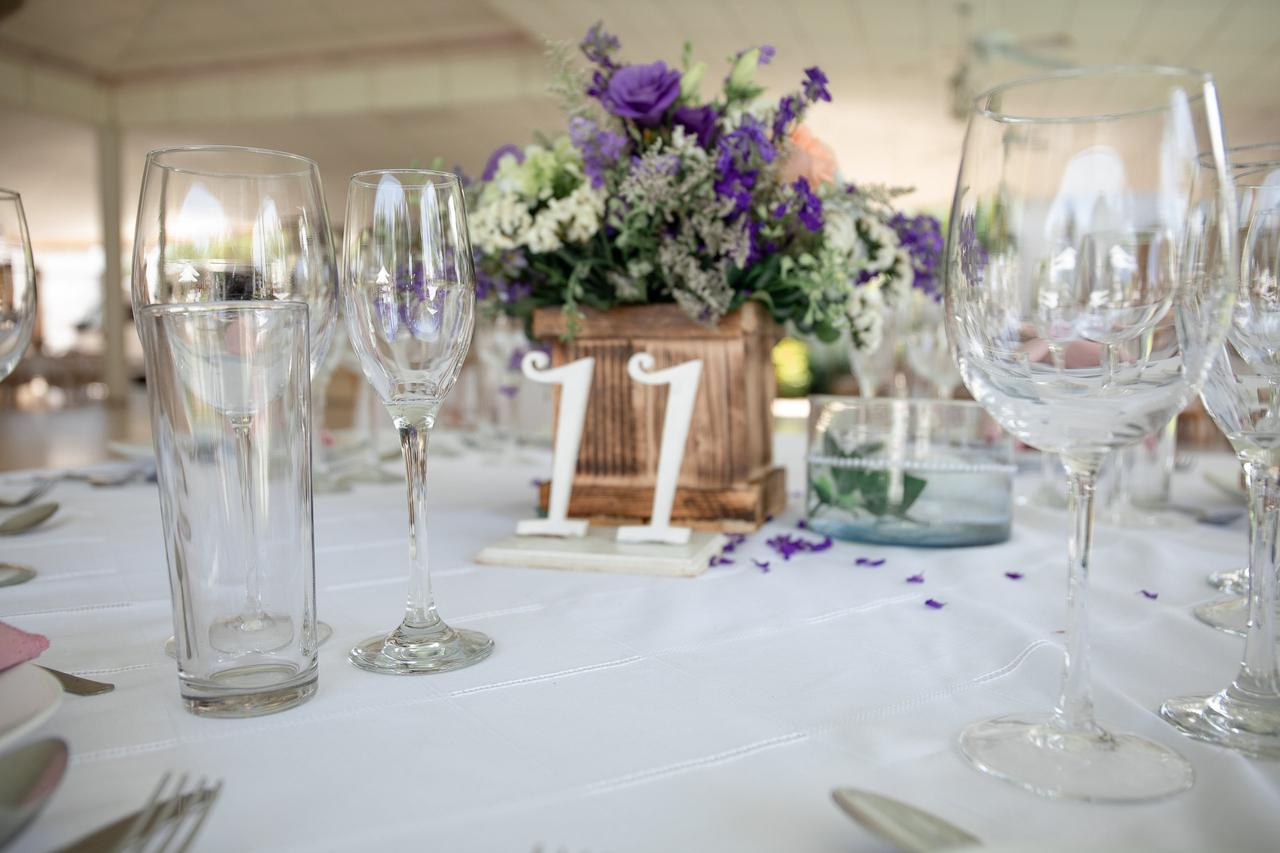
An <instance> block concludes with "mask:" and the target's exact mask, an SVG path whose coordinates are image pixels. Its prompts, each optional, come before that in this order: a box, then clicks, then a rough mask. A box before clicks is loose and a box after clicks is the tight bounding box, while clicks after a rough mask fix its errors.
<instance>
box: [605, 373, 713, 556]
mask: <svg viewBox="0 0 1280 853" xmlns="http://www.w3.org/2000/svg"><path fill="white" fill-rule="evenodd" d="M654 364H655V362H654V360H653V356H651V355H650V354H649V353H647V352H638V353H636V354H635V355H633V356H631V359H630V360H629V361H628V362H627V373H628V374H629V375H630V376H631V378H632V379H633V380H635V381H636V382H639V383H641V384H644V385H667V386H669V387H670V390H669V391H668V392H667V414H666V416H665V417H664V418H663V419H662V447H661V449H660V450H659V452H658V480H657V482H656V483H655V484H654V487H653V511H652V512H651V513H650V516H649V523H648V524H637V525H629V526H625V527H619V528H618V541H619V542H660V543H663V544H667V545H684V544H685V543H687V542H688V541H689V534H690V533H691V532H692V531H691V529H690V528H688V527H672V526H671V508H672V506H673V505H674V504H675V500H676V480H677V479H678V478H679V476H680V464H681V463H682V462H683V461H684V445H685V440H686V439H688V437H689V422H690V421H691V420H693V401H694V398H695V397H696V396H697V394H698V381H699V380H700V379H701V378H702V360H701V359H694V360H693V361H686V362H685V363H684V364H677V365H675V366H674V367H668V368H666V369H665V370H656V371H655V370H653V366H654ZM649 371H652V372H649Z"/></svg>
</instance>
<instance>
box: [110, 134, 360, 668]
mask: <svg viewBox="0 0 1280 853" xmlns="http://www.w3.org/2000/svg"><path fill="white" fill-rule="evenodd" d="M337 289H338V280H337V270H336V267H335V265H334V256H333V238H332V233H331V231H330V228H329V213H328V210H327V209H326V207H325V204H324V192H323V190H322V189H321V186H320V170H319V169H318V168H317V167H316V164H315V163H314V162H313V161H311V160H309V159H307V158H305V157H299V156H297V155H296V154H286V153H283V152H280V151H266V150H262V149H256V148H240V147H236V146H228V145H199V146H192V147H185V148H162V149H158V150H155V151H152V152H150V153H149V154H147V162H146V167H145V169H144V171H143V175H142V192H141V194H140V196H139V200H138V222H137V228H136V230H135V232H134V244H133V309H134V315H135V316H138V315H140V314H141V312H142V310H143V309H144V308H145V307H146V306H148V305H164V304H193V303H210V302H227V301H242V300H252V301H290V302H302V303H304V304H306V306H307V308H308V310H309V312H310V319H309V325H310V342H309V345H308V353H309V356H308V360H309V362H310V365H311V370H312V372H314V371H316V370H318V369H319V368H320V366H321V364H322V363H323V361H324V356H325V353H326V352H327V350H328V347H329V341H330V338H331V337H332V334H333V319H334V316H335V314H336V312H337V292H338V290H337ZM139 333H140V334H142V335H145V328H140V329H139ZM142 343H143V346H144V347H145V346H146V345H147V341H146V338H145V337H143V340H142ZM231 427H232V428H233V429H234V431H235V435H236V436H237V440H238V441H239V446H240V450H239V451H238V453H239V458H240V460H241V465H242V476H241V477H240V484H241V488H242V490H243V493H242V495H241V501H243V502H246V503H247V502H248V500H249V498H250V492H251V491H252V490H253V489H254V488H255V487H256V484H255V482H254V480H253V478H252V476H251V472H250V470H249V468H248V464H249V463H248V460H249V459H250V458H251V457H252V456H253V454H254V452H255V451H254V449H253V446H252V440H253V436H254V429H253V424H252V419H251V418H249V419H245V418H241V419H240V420H238V421H235V422H232V423H231ZM247 521H248V523H250V524H252V523H254V521H255V519H254V518H253V517H252V516H251V517H250V518H249V519H248V520H247ZM246 535H247V536H249V537H250V538H253V537H255V536H256V532H255V531H254V530H253V529H252V528H250V529H248V530H246ZM260 571H261V570H260V568H255V567H253V566H251V567H250V571H249V573H248V578H249V581H248V583H249V584H250V587H252V585H253V578H255V577H257V576H258V574H259V572H260ZM327 629H328V626H324V625H322V630H324V631H325V632H326V633H327ZM288 637H289V634H288V630H287V626H285V625H284V624H282V623H280V622H278V621H277V620H276V619H275V616H274V614H272V613H270V612H268V611H267V610H265V609H263V608H262V607H259V606H257V605H255V604H254V603H253V601H252V599H251V598H246V600H245V609H244V612H243V613H242V614H240V616H239V617H238V619H237V620H236V621H235V623H234V624H233V625H230V626H229V630H228V632H227V634H226V636H225V637H224V638H223V642H225V643H226V644H228V646H227V647H228V650H231V651H234V650H237V649H239V650H245V651H248V650H255V649H262V648H267V647H270V645H271V644H272V643H278V644H281V645H283V644H285V643H287V642H288Z"/></svg>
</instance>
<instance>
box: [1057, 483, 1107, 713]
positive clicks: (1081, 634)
mask: <svg viewBox="0 0 1280 853" xmlns="http://www.w3.org/2000/svg"><path fill="white" fill-rule="evenodd" d="M1063 462H1064V463H1065V465H1066V468H1067V480H1068V483H1069V485H1070V488H1069V490H1068V494H1067V513H1068V515H1070V516H1071V534H1070V538H1069V539H1068V540H1067V562H1068V566H1067V638H1066V639H1067V650H1066V651H1067V654H1066V667H1065V669H1064V670H1063V673H1062V693H1061V696H1060V698H1059V699H1058V707H1057V709H1056V710H1055V716H1056V717H1057V722H1058V724H1059V725H1060V726H1061V727H1062V728H1064V729H1067V730H1068V731H1075V732H1093V731H1096V729H1097V726H1096V725H1095V723H1094V718H1093V692H1092V689H1091V687H1090V684H1089V620H1088V601H1089V560H1090V555H1091V553H1092V550H1093V499H1094V492H1095V489H1096V486H1097V475H1098V465H1097V464H1096V463H1092V464H1090V463H1086V462H1082V461H1079V460H1073V459H1067V458H1065V457H1064V459H1063Z"/></svg>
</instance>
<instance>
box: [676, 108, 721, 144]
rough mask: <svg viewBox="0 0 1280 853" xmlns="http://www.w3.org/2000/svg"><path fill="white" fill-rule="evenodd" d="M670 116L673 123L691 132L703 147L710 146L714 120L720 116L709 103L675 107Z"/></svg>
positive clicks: (714, 130) (714, 126)
mask: <svg viewBox="0 0 1280 853" xmlns="http://www.w3.org/2000/svg"><path fill="white" fill-rule="evenodd" d="M672 118H673V119H674V120H675V123H676V124H678V125H680V126H681V127H683V128H684V129H685V130H687V131H689V132H690V133H692V134H693V135H694V136H695V137H697V139H698V144H699V145H701V146H702V147H703V148H710V147H711V142H712V140H713V139H714V137H715V132H716V121H717V120H718V119H719V118H720V116H719V114H718V113H716V109H715V107H713V106H711V105H710V104H708V105H706V106H701V107H690V106H683V107H677V108H676V111H675V113H674V115H673V116H672Z"/></svg>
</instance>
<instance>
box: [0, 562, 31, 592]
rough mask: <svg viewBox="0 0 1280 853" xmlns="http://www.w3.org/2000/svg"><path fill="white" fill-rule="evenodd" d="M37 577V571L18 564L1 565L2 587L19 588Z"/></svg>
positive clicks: (0, 582) (0, 579)
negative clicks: (19, 585) (21, 584)
mask: <svg viewBox="0 0 1280 853" xmlns="http://www.w3.org/2000/svg"><path fill="white" fill-rule="evenodd" d="M35 576H36V570H35V569H33V568H31V567H30V566H19V565H18V564H17V563H0V586H17V585H18V584H20V583H26V582H27V581H29V580H31V579H32V578H34V577H35Z"/></svg>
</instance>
